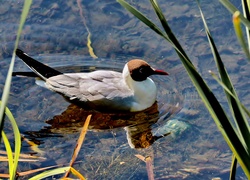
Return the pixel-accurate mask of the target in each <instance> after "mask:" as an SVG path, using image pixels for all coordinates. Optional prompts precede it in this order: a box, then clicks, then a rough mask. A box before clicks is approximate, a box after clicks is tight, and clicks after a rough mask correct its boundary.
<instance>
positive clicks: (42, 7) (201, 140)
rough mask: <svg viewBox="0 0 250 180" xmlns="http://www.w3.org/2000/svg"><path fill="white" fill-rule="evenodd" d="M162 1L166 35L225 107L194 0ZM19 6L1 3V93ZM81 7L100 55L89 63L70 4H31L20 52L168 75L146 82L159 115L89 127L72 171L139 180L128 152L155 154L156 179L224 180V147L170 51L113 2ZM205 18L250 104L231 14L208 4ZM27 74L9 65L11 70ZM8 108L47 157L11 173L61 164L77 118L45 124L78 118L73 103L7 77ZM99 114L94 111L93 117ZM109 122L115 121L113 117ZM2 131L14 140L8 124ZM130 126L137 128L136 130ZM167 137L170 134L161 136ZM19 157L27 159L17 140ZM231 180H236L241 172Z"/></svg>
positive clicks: (140, 168)
mask: <svg viewBox="0 0 250 180" xmlns="http://www.w3.org/2000/svg"><path fill="white" fill-rule="evenodd" d="M160 2H161V1H160ZM162 2H164V1H162ZM132 4H133V5H135V6H136V7H139V8H140V10H141V11H143V12H144V13H145V14H147V15H148V17H150V18H151V19H152V20H156V17H155V15H154V12H153V11H152V9H151V8H150V6H149V4H148V3H146V2H144V1H142V2H138V4H137V3H135V2H134V1H133V2H132ZM161 4H162V8H163V9H166V10H165V11H164V12H165V14H166V17H167V19H168V21H169V23H170V26H171V27H172V28H173V31H174V33H175V34H176V35H177V37H178V39H179V40H180V42H181V44H182V45H183V47H184V48H185V49H186V50H187V53H188V54H189V55H190V58H191V59H192V61H193V63H194V64H195V66H196V67H197V68H198V70H199V72H201V73H202V75H204V77H205V78H206V80H207V81H208V83H209V84H210V85H211V87H212V88H213V89H214V91H215V93H216V95H218V97H221V98H220V101H221V102H222V103H223V105H224V104H225V100H224V98H222V94H221V92H222V91H221V88H220V87H219V86H218V85H217V84H216V83H215V82H214V81H213V80H212V78H211V77H210V75H209V74H208V73H207V71H208V70H214V71H215V66H214V63H213V60H212V56H211V52H210V50H209V46H208V43H207V41H206V36H205V33H204V28H203V26H202V21H201V19H200V15H199V11H198V9H197V6H196V4H195V2H192V3H190V2H185V3H183V2H175V1H173V2H168V3H166V4H163V3H161ZM21 5H22V3H16V2H14V1H13V2H11V3H10V2H8V3H7V2H6V3H3V5H2V7H5V8H4V11H0V13H1V14H0V33H1V34H0V40H1V48H0V58H1V61H0V67H1V73H0V82H1V84H0V86H1V88H2V87H3V84H4V77H5V75H6V73H7V68H8V63H9V61H10V56H11V53H12V48H13V44H14V39H15V33H16V30H17V27H18V18H19V13H20V9H21ZM82 8H83V13H84V17H85V20H84V21H85V22H86V25H87V27H88V28H89V30H90V32H91V34H92V36H91V40H92V46H93V49H94V52H95V54H96V55H97V56H98V57H99V58H98V59H93V58H91V57H90V55H89V53H88V48H87V46H86V44H87V35H88V32H87V30H86V27H85V26H84V24H83V19H82V18H81V16H80V14H79V7H78V5H77V3H76V2H73V1H72V2H66V1H58V2H57V3H50V2H49V1H48V2H47V3H46V2H44V1H36V2H35V3H34V4H33V5H32V9H31V12H30V16H29V18H28V20H27V23H26V25H25V27H24V32H23V35H22V38H21V42H20V45H19V47H20V48H21V49H23V50H24V51H25V52H27V53H28V54H30V55H32V56H34V57H35V58H36V59H39V61H41V62H43V63H46V64H49V65H51V66H52V67H55V68H57V69H59V70H60V71H62V72H80V71H81V72H82V71H90V70H96V69H108V70H117V71H121V70H122V68H123V65H124V63H125V62H126V61H127V60H129V59H132V58H141V59H145V60H146V61H148V62H149V63H150V64H152V65H153V66H154V67H156V68H159V69H164V70H166V71H167V72H169V73H170V75H169V76H168V77H163V76H154V77H152V78H153V79H154V80H155V82H156V84H157V86H158V88H159V90H158V98H157V99H158V107H157V110H158V111H156V112H157V113H155V111H153V112H154V113H152V112H149V113H148V114H147V113H145V114H140V115H139V116H135V115H131V116H119V118H123V119H122V120H120V121H119V123H117V121H115V125H116V126H115V125H114V121H112V122H111V123H112V124H111V125H110V124H109V123H110V121H108V123H107V124H108V125H107V127H108V128H107V127H106V128H104V126H101V128H100V126H99V127H97V126H96V125H95V124H94V125H93V124H92V126H91V127H90V128H89V129H90V130H89V131H88V132H87V135H86V138H85V141H84V144H83V147H82V149H81V152H80V154H79V156H78V158H77V162H76V164H75V165H74V167H75V168H76V169H77V170H78V171H79V172H80V173H81V174H83V175H84V176H85V177H87V178H89V179H147V171H146V164H145V162H143V161H142V160H140V159H138V158H137V157H136V156H135V155H137V154H140V155H142V156H144V157H146V156H151V157H152V158H153V165H154V168H153V170H154V175H155V178H156V179H167V178H168V179H184V178H186V179H211V178H214V177H221V178H222V179H228V175H229V167H230V161H231V151H230V150H229V148H228V147H227V145H226V143H225V142H224V140H223V138H222V137H221V134H220V133H219V132H218V130H217V127H216V125H215V123H214V122H213V120H212V119H211V117H210V115H209V114H208V112H207V111H206V109H205V108H204V105H203V104H202V102H201V100H200V99H199V97H198V95H197V93H196V91H195V89H194V88H193V86H192V85H191V82H190V80H189V78H188V76H187V73H186V72H185V70H184V69H183V67H182V65H181V64H180V61H179V59H178V57H177V56H176V54H175V52H174V51H173V49H172V48H171V46H170V45H169V44H167V43H166V42H165V41H164V40H162V39H161V38H160V37H159V36H157V35H156V34H154V33H153V32H152V31H151V30H150V29H148V28H146V27H145V26H144V25H143V24H142V23H139V21H138V20H137V19H136V18H134V17H133V16H132V15H130V14H129V13H127V12H126V10H124V9H123V8H122V7H121V6H120V5H119V4H117V3H116V2H109V1H97V0H96V1H83V2H82ZM215 11H216V13H215ZM204 13H205V16H206V17H207V19H208V22H209V25H210V26H211V31H212V33H213V34H214V37H215V40H216V42H217V43H218V48H219V50H220V52H221V54H222V58H223V60H225V64H226V66H227V68H228V69H229V72H230V75H231V77H232V80H233V82H234V83H235V84H236V88H237V90H238V91H239V94H240V98H241V99H242V100H243V102H244V103H245V104H246V105H249V101H248V99H249V98H248V96H249V95H248V94H249V93H248V92H249V86H248V83H247V82H248V80H249V72H250V71H249V66H248V64H247V62H246V60H245V57H244V54H243V53H242V52H241V49H240V48H239V47H238V44H237V43H236V39H235V38H234V32H233V29H232V26H231V17H229V13H228V12H227V11H226V10H225V9H224V8H223V7H222V6H221V5H220V4H219V3H218V2H216V1H215V2H212V3H210V4H209V5H206V6H205V7H204ZM215 14H216V15H215ZM218 17H220V18H218ZM38 55H39V56H38ZM27 70H28V68H27V67H25V65H24V64H23V63H22V62H21V61H20V60H19V59H17V61H16V67H15V71H27ZM8 106H9V108H10V109H11V111H12V112H13V114H14V116H15V118H16V120H17V123H18V125H19V127H20V131H21V133H22V134H23V135H24V136H25V137H26V138H28V139H29V140H32V141H34V142H36V143H39V144H40V145H39V146H38V147H39V148H40V150H42V151H43V152H44V153H43V154H37V155H38V156H40V157H44V158H46V159H43V160H39V162H26V163H24V162H21V163H20V167H19V170H18V171H26V170H30V169H36V168H41V167H47V166H50V165H57V164H59V165H65V166H66V165H68V163H69V162H70V159H71V154H72V152H73V150H74V146H75V144H76V141H77V138H78V136H79V131H80V129H81V126H82V124H83V122H81V121H80V122H74V123H71V122H67V123H65V126H63V125H62V126H59V125H60V124H62V123H61V122H60V123H57V124H56V123H54V124H53V123H52V121H53V119H54V120H55V119H56V120H58V119H60V120H64V119H65V118H63V117H62V113H63V112H65V111H66V110H67V108H68V110H67V111H66V112H65V113H66V114H67V113H68V112H70V113H72V112H73V114H76V113H75V112H78V110H77V109H75V107H72V106H70V103H69V102H67V101H65V100H64V98H63V97H62V96H60V95H59V94H56V93H54V92H51V91H49V90H47V89H44V88H42V87H39V86H37V85H36V84H35V80H34V79H33V78H20V77H14V78H13V83H12V88H11V95H10V99H9V105H8ZM72 109H73V110H72ZM227 111H228V110H227ZM65 113H64V114H65ZM80 115H82V116H84V117H85V116H86V114H80ZM97 117H100V114H97V115H95V118H97ZM102 117H103V116H102ZM105 117H106V119H107V118H110V117H109V116H105ZM111 118H114V119H116V120H117V117H116V116H112V117H111ZM133 118H137V119H138V120H139V121H140V120H141V121H142V122H143V123H142V124H141V126H139V127H138V126H136V125H134V124H133V123H132V124H131V123H128V124H126V123H127V122H131V119H133ZM66 119H67V118H66ZM82 119H85V118H83V117H82ZM124 119H125V120H126V121H127V122H126V123H124V121H123V120H124ZM143 119H147V120H148V122H149V123H147V122H144V121H143ZM104 120H105V118H104ZM98 123H99V122H98ZM98 123H97V124H98ZM99 124H100V123H99ZM5 129H6V132H7V134H8V135H9V136H10V137H12V135H11V133H10V132H11V131H10V126H9V123H8V122H7V121H6V125H5ZM135 129H142V131H139V133H136V132H137V130H135ZM170 131H171V132H172V133H171V135H167V136H165V137H163V136H164V134H167V133H168V132H170ZM144 132H145V133H144ZM143 133H144V134H143ZM139 135H141V136H139ZM145 135H146V137H147V138H148V139H149V140H150V141H147V142H144V143H141V144H140V145H141V146H143V147H140V148H138V147H137V148H135V144H134V146H133V142H135V141H133V140H131V137H132V139H133V137H136V138H137V140H138V139H140V140H144V139H145ZM158 137H160V138H158ZM136 142H138V141H136ZM137 145H138V143H137ZM1 147H2V149H3V146H1ZM144 147H146V148H144ZM22 153H25V154H28V153H34V151H33V150H32V149H30V147H29V145H28V144H27V143H26V142H25V141H23V147H22ZM0 163H1V164H3V165H1V166H0V172H1V173H7V169H8V168H7V164H6V163H3V162H0ZM26 178H27V177H24V179H26ZM238 178H244V175H242V172H241V171H240V170H239V172H238Z"/></svg>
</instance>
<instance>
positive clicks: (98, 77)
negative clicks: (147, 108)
mask: <svg viewBox="0 0 250 180" xmlns="http://www.w3.org/2000/svg"><path fill="white" fill-rule="evenodd" d="M46 86H47V87H48V88H49V89H51V90H54V91H56V92H59V93H61V94H63V95H64V96H66V97H68V98H70V99H71V100H73V99H78V100H80V101H85V102H86V101H91V102H93V101H100V102H101V101H105V100H108V101H115V100H116V99H126V98H129V97H131V96H132V92H131V91H130V90H129V89H128V87H127V86H126V85H125V83H124V82H123V81H122V75H121V73H118V72H114V71H94V72H92V73H71V74H62V75H58V76H53V77H51V78H49V79H47V81H46Z"/></svg>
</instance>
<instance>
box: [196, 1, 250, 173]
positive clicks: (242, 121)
mask: <svg viewBox="0 0 250 180" xmlns="http://www.w3.org/2000/svg"><path fill="white" fill-rule="evenodd" d="M197 3H198V7H199V9H200V13H201V17H202V20H203V23H204V27H205V30H206V34H207V37H208V41H209V44H210V47H211V50H212V53H213V56H214V60H215V62H216V65H217V68H218V70H219V74H220V76H221V80H222V82H223V84H225V85H226V87H227V88H228V89H229V90H230V92H231V93H232V94H233V95H234V96H235V97H236V99H237V100H235V98H234V97H232V96H231V95H230V93H228V92H227V91H224V92H225V94H226V97H227V100H228V104H229V106H230V110H231V112H232V114H233V116H234V119H235V124H236V125H237V128H238V134H239V135H240V136H239V140H240V142H241V143H242V146H243V148H241V150H239V149H238V146H233V147H232V148H233V149H232V150H233V152H234V153H235V155H236V157H237V159H238V161H239V163H240V164H241V166H242V168H243V170H244V171H245V173H246V174H247V175H250V167H249V165H250V161H249V160H250V156H249V150H250V144H249V142H250V132H249V125H248V122H247V118H246V117H245V114H244V112H243V109H242V108H241V105H240V104H239V103H238V102H239V100H238V96H237V93H236V92H235V89H234V87H233V84H232V83H231V80H230V77H229V75H228V73H227V71H226V69H225V67H224V64H223V62H222V60H221V58H220V56H219V53H218V50H217V48H216V46H215V43H214V41H213V38H212V36H211V34H210V32H209V29H208V26H207V24H206V20H205V18H204V16H203V13H202V10H201V8H200V4H199V2H198V1H197ZM219 121H220V123H221V124H224V122H225V121H226V120H225V119H219ZM227 121H230V120H229V119H228V120H227ZM230 124H231V123H230ZM231 126H232V125H231ZM225 130H226V133H227V136H228V137H229V135H230V133H232V132H230V131H227V129H225ZM234 131H235V134H237V131H236V130H234ZM228 140H230V141H231V144H234V143H235V142H233V141H234V139H231V138H229V139H228Z"/></svg>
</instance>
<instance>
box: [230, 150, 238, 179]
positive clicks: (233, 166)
mask: <svg viewBox="0 0 250 180" xmlns="http://www.w3.org/2000/svg"><path fill="white" fill-rule="evenodd" d="M236 168H237V159H236V157H235V155H234V154H233V156H232V162H231V168H230V177H229V179H230V180H235V175H236Z"/></svg>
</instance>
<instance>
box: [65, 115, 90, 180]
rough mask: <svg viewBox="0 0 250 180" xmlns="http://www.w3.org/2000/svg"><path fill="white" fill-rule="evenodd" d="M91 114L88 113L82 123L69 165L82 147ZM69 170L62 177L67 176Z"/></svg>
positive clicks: (71, 164)
mask: <svg viewBox="0 0 250 180" xmlns="http://www.w3.org/2000/svg"><path fill="white" fill-rule="evenodd" d="M91 116H92V115H88V117H87V118H86V121H85V123H84V125H83V128H82V131H81V133H80V136H79V138H78V140H77V143H76V147H75V149H74V153H73V156H72V158H71V161H70V164H69V166H70V167H72V166H73V164H74V162H75V160H76V157H77V156H78V153H79V152H80V149H81V147H82V144H83V141H84V138H85V135H86V133H87V131H88V126H89V122H90V119H91ZM69 171H70V169H69V170H68V171H67V172H66V173H65V175H64V178H66V177H68V175H69Z"/></svg>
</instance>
